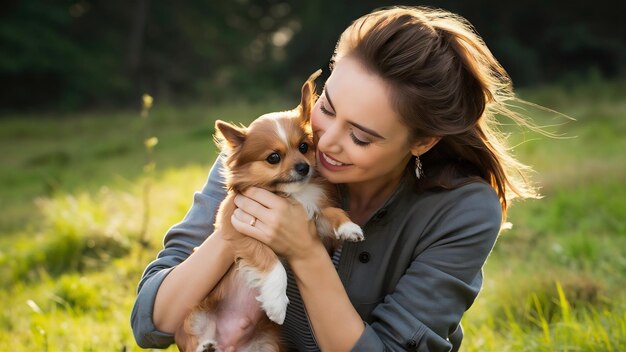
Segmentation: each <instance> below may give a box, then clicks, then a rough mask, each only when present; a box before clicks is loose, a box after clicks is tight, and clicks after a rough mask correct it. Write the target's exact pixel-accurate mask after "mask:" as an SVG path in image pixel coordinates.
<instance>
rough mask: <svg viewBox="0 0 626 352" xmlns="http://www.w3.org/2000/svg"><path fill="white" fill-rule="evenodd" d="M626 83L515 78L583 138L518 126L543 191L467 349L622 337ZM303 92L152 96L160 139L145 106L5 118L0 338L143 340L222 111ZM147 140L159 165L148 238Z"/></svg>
mask: <svg viewBox="0 0 626 352" xmlns="http://www.w3.org/2000/svg"><path fill="white" fill-rule="evenodd" d="M625 87H626V82H606V83H602V84H600V83H598V82H592V84H590V85H589V86H588V87H585V86H582V85H581V86H576V87H574V86H571V87H565V88H564V87H541V88H536V89H533V90H528V91H524V92H522V96H523V98H526V99H528V100H530V101H534V102H537V103H539V104H543V105H545V106H548V107H550V108H554V109H557V110H558V111H561V112H563V113H565V114H567V115H569V116H572V117H574V118H575V119H576V120H575V121H566V120H563V119H562V117H558V118H556V119H555V117H554V116H552V115H550V114H546V113H545V112H541V111H540V110H539V111H534V110H532V113H533V116H534V117H535V119H536V122H537V123H539V124H553V123H556V124H557V125H558V126H556V127H554V128H555V130H554V131H553V132H559V133H564V134H565V135H567V136H568V137H574V138H566V139H550V138H547V137H545V136H541V135H537V134H536V133H531V132H525V133H523V134H516V135H513V136H512V137H511V141H510V142H511V145H513V146H515V148H514V152H515V153H516V155H517V156H518V157H519V158H520V159H521V160H522V161H523V162H525V163H528V164H530V165H533V166H534V168H535V170H536V171H537V174H536V180H537V181H538V182H539V183H540V185H541V187H542V193H543V195H544V198H543V199H541V200H532V201H525V202H520V203H517V204H514V205H513V206H512V207H511V211H510V213H509V218H508V220H509V221H511V222H512V224H513V227H512V229H510V230H506V231H504V232H503V233H502V234H501V236H500V238H499V239H498V242H497V244H496V246H495V248H494V250H493V252H492V253H491V255H490V257H489V260H488V261H487V264H486V266H485V282H484V287H483V290H482V292H481V294H480V295H479V296H478V298H477V300H476V302H475V304H474V306H473V307H472V308H471V309H470V310H469V311H468V313H467V314H466V316H465V317H464V320H463V325H464V328H465V332H466V337H465V339H464V343H463V346H462V351H466V352H469V351H472V352H473V351H513V352H516V351H616V352H617V351H623V350H626V292H625V291H624V289H623V286H624V282H625V280H626V252H624V248H626V187H624V182H626V155H625V154H624V152H623V150H626V139H624V138H623V136H624V135H625V134H626V120H625V119H623V118H622V117H623V116H626V102H625V101H624V100H623V97H622V96H623V91H624V88H625ZM296 103H297V102H296ZM295 105H296V104H284V103H281V102H280V101H273V102H266V103H264V104H259V105H254V106H251V105H249V104H243V103H241V104H240V103H233V104H230V105H228V106H210V107H207V106H200V105H198V106H191V107H186V108H178V107H173V106H159V104H158V101H155V102H154V106H153V107H152V109H151V110H150V119H151V124H152V125H151V128H152V131H151V132H152V133H151V134H150V137H155V138H158V144H154V143H155V141H156V140H150V139H149V138H148V139H146V138H145V135H144V133H143V132H142V125H141V121H139V117H138V116H137V115H138V114H137V113H110V112H109V113H107V112H102V113H85V114H81V115H79V116H47V117H41V118H37V119H33V118H32V117H26V118H21V117H19V116H18V117H15V118H9V119H5V120H0V124H3V126H2V127H3V128H1V129H0V148H2V149H3V151H5V153H3V155H2V156H0V158H2V163H0V182H2V184H3V185H6V186H5V187H3V188H2V189H0V197H1V198H2V199H3V203H1V204H0V308H2V309H0V351H139V350H140V349H139V348H138V347H137V346H136V345H135V342H134V339H133V337H132V334H131V331H130V324H129V319H130V311H131V308H132V304H133V301H134V297H135V289H136V285H137V283H138V280H139V278H140V276H141V273H142V271H143V269H144V268H145V266H146V265H147V264H148V263H149V262H150V261H151V260H152V259H153V258H154V257H155V256H156V255H157V253H158V251H159V249H160V248H161V243H162V240H163V234H164V233H165V232H166V231H167V229H168V228H169V227H170V226H172V225H173V224H175V223H177V222H178V221H180V220H181V219H182V218H183V217H184V215H185V213H186V211H187V210H188V209H189V206H190V205H191V202H192V198H193V193H194V192H195V191H198V190H200V188H201V187H202V186H203V184H204V182H205V180H206V177H207V173H208V171H209V167H210V164H211V162H212V161H213V159H214V158H215V156H216V155H217V154H216V153H217V152H216V149H215V145H214V143H213V140H212V134H213V121H214V120H215V119H217V118H219V119H223V120H228V121H239V122H247V121H250V120H252V119H253V118H255V117H256V116H258V115H260V114H262V113H265V112H268V111H274V110H284V109H288V108H292V107H294V106H295ZM561 123H562V124H561ZM503 128H504V129H505V130H507V131H508V130H509V129H511V131H512V132H514V128H513V127H512V126H504V127H503ZM146 140H148V142H149V143H150V146H151V147H153V148H154V149H153V150H152V152H153V155H152V157H153V159H154V160H153V161H154V165H155V166H156V168H155V169H154V173H153V174H152V175H150V177H151V178H152V181H151V187H150V197H149V200H150V203H149V206H150V216H149V222H148V223H147V227H146V234H147V237H146V238H147V241H146V243H147V245H146V247H145V248H144V247H143V246H142V245H140V237H141V235H140V234H141V232H142V216H143V214H144V204H143V199H144V197H143V186H144V184H145V181H146V177H147V175H146V174H145V173H144V171H143V166H144V164H145V154H144V150H145V147H146V145H145V144H144V143H145V141H146ZM175 350H176V349H175V348H174V347H171V348H170V349H169V350H168V351H175Z"/></svg>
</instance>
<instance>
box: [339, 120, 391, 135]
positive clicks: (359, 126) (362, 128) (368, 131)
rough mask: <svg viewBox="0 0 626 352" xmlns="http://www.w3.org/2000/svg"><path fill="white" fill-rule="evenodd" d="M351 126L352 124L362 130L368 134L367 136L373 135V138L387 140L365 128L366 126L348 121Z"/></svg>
mask: <svg viewBox="0 0 626 352" xmlns="http://www.w3.org/2000/svg"><path fill="white" fill-rule="evenodd" d="M348 123H349V124H351V125H352V126H354V127H356V128H358V129H360V130H361V131H363V132H365V133H367V134H371V135H372V136H374V137H376V138H380V139H385V137H383V136H381V135H379V134H378V133H376V132H375V131H373V130H370V129H369V128H367V127H365V126H361V125H359V124H358V123H356V122H352V121H348Z"/></svg>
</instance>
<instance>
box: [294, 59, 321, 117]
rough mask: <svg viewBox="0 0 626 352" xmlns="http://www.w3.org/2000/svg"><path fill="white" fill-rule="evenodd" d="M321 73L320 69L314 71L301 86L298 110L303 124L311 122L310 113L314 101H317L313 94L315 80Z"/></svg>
mask: <svg viewBox="0 0 626 352" xmlns="http://www.w3.org/2000/svg"><path fill="white" fill-rule="evenodd" d="M321 73H322V70H321V69H319V70H317V71H315V72H314V73H313V74H312V75H311V76H309V79H307V80H306V82H304V84H303V85H302V98H301V100H300V105H299V106H298V108H299V109H300V118H301V119H302V120H303V121H302V122H303V123H308V122H309V121H310V120H311V111H312V110H313V105H315V101H316V100H317V94H316V93H315V80H316V79H317V77H319V76H320V74H321Z"/></svg>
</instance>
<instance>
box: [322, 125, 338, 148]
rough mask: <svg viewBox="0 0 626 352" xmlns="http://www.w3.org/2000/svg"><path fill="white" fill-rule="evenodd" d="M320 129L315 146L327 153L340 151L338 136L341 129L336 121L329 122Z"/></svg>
mask: <svg viewBox="0 0 626 352" xmlns="http://www.w3.org/2000/svg"><path fill="white" fill-rule="evenodd" d="M325 127H326V128H325V129H324V130H322V131H320V134H319V140H318V142H317V147H318V148H319V149H322V150H324V151H325V152H328V153H338V152H340V151H341V145H340V143H339V142H340V136H341V134H340V133H341V131H340V128H338V127H339V126H337V124H336V123H330V124H328V125H327V126H325Z"/></svg>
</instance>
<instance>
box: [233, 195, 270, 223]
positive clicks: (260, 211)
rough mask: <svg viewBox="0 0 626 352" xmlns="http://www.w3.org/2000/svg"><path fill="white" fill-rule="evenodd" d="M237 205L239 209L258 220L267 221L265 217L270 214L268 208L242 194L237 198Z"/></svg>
mask: <svg viewBox="0 0 626 352" xmlns="http://www.w3.org/2000/svg"><path fill="white" fill-rule="evenodd" d="M235 205H236V206H237V208H239V209H241V210H243V211H244V212H246V213H248V214H249V215H250V216H253V217H255V218H257V219H265V218H264V216H265V215H266V214H267V213H268V211H267V210H268V208H266V207H265V206H264V205H262V204H261V203H259V202H257V201H256V200H255V199H252V198H250V197H247V196H245V195H241V194H238V195H236V196H235Z"/></svg>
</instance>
